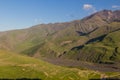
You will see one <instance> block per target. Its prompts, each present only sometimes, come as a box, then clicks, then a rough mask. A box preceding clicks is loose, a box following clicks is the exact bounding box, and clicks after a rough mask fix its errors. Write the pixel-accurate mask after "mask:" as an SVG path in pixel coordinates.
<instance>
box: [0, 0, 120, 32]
mask: <svg viewBox="0 0 120 80" xmlns="http://www.w3.org/2000/svg"><path fill="white" fill-rule="evenodd" d="M103 9H108V10H120V0H0V31H6V30H13V29H23V28H28V27H31V26H34V25H37V24H43V23H44V24H48V23H56V22H68V21H73V20H78V19H82V18H84V17H85V16H88V15H90V14H92V13H95V12H97V11H100V10H103Z"/></svg>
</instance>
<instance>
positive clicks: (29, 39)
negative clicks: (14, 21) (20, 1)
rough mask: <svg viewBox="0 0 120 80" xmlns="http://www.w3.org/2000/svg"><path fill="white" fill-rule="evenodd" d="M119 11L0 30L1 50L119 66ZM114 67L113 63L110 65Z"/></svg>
mask: <svg viewBox="0 0 120 80" xmlns="http://www.w3.org/2000/svg"><path fill="white" fill-rule="evenodd" d="M119 31H120V10H116V11H111V10H102V11H99V12H96V13H94V14H92V15H90V16H87V17H85V18H83V19H81V20H75V21H71V22H64V23H54V24H52V23H49V24H40V25H35V26H32V27H30V28H27V29H21V30H11V31H5V32H0V49H1V50H9V51H10V52H14V53H19V54H21V55H27V56H31V57H37V58H39V59H41V58H47V59H53V58H59V59H63V60H64V59H72V60H75V61H76V60H77V61H87V62H92V63H103V64H106V63H107V64H114V63H117V64H118V69H119V65H120V49H119V48H120V46H119V41H120V39H119V35H120V33H119ZM108 67H111V65H108Z"/></svg>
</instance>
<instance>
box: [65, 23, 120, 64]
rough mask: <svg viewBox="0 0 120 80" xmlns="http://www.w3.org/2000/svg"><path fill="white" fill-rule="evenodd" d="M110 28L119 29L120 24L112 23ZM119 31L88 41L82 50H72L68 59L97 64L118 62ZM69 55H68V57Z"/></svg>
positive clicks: (119, 55) (119, 60)
mask: <svg viewBox="0 0 120 80" xmlns="http://www.w3.org/2000/svg"><path fill="white" fill-rule="evenodd" d="M111 26H114V27H119V26H120V23H112V24H111ZM114 27H113V28H114ZM119 35H120V30H116V31H114V32H111V33H109V34H105V35H103V36H100V37H97V38H94V39H92V40H90V41H88V42H87V43H86V44H85V45H84V46H83V47H82V48H80V46H79V47H78V48H74V49H73V50H71V51H70V52H68V54H66V56H67V55H68V56H69V57H70V55H71V57H70V58H73V59H77V60H84V61H89V62H97V63H110V64H112V63H115V62H118V63H119V62H120V52H119V48H120V45H119V44H120V42H119V41H120V38H119ZM69 54H70V55H69Z"/></svg>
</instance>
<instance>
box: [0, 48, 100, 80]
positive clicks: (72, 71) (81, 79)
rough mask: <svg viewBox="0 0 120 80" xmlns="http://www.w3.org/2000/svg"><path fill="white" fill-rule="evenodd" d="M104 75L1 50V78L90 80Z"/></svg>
mask: <svg viewBox="0 0 120 80" xmlns="http://www.w3.org/2000/svg"><path fill="white" fill-rule="evenodd" d="M101 74H102V73H100V72H95V71H91V70H80V69H76V68H66V67H61V66H56V65H52V64H50V63H47V62H44V61H41V60H38V59H34V58H31V57H27V56H21V55H18V54H15V53H11V52H8V51H3V50H0V78H9V79H15V78H40V79H42V80H88V79H90V78H100V75H101Z"/></svg>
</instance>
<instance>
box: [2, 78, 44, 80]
mask: <svg viewBox="0 0 120 80" xmlns="http://www.w3.org/2000/svg"><path fill="white" fill-rule="evenodd" d="M0 80H42V79H39V78H16V79H9V78H0Z"/></svg>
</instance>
